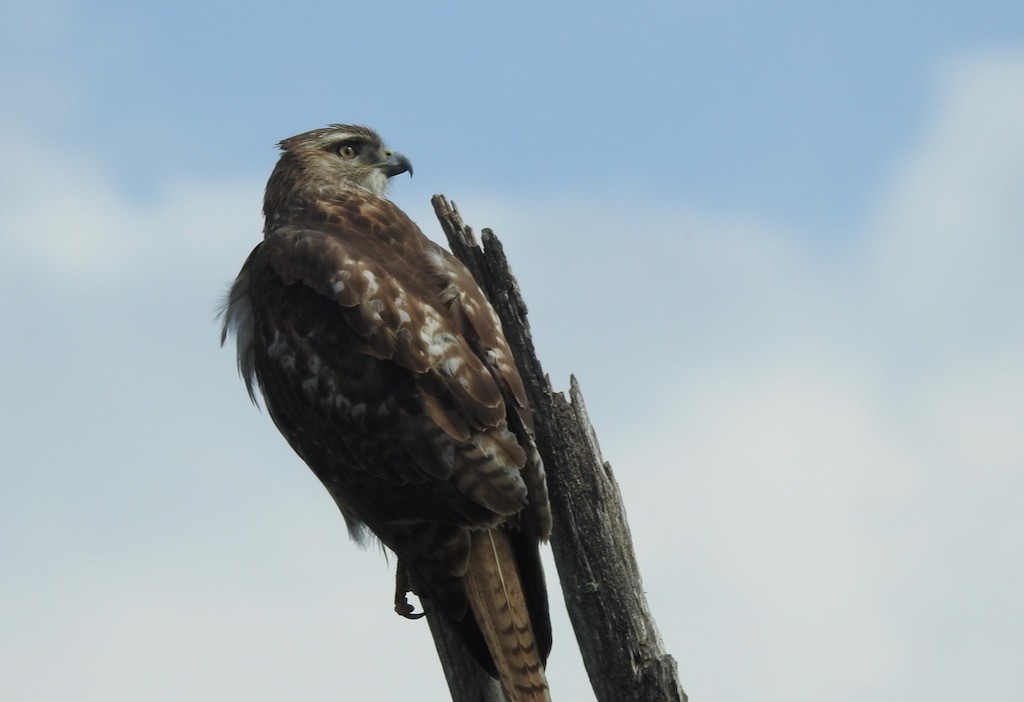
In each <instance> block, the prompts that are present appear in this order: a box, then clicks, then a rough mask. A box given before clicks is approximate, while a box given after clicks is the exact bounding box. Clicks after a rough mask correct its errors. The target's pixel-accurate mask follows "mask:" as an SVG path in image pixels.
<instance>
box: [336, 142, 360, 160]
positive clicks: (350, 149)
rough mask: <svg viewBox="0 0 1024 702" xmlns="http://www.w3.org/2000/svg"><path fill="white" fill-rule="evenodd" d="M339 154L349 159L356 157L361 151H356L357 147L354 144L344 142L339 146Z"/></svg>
mask: <svg viewBox="0 0 1024 702" xmlns="http://www.w3.org/2000/svg"><path fill="white" fill-rule="evenodd" d="M338 155H339V156H341V157H342V158H346V159H348V158H355V157H356V156H358V155H359V152H358V151H356V147H354V146H352V144H342V145H341V146H339V147H338Z"/></svg>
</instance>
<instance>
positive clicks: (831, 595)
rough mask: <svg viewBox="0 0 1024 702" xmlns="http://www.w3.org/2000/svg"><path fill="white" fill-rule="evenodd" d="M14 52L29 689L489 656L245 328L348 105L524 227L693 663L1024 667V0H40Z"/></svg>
mask: <svg viewBox="0 0 1024 702" xmlns="http://www.w3.org/2000/svg"><path fill="white" fill-rule="evenodd" d="M0 61H2V65H3V66H4V70H3V71H2V72H0V91H2V94H3V96H4V104H5V109H4V110H3V111H2V112H0V148H2V149H3V152H4V155H5V157H4V158H3V159H2V160H0V212H3V230H2V237H3V239H2V241H3V246H2V247H0V269H2V270H3V272H4V274H3V276H0V322H2V328H3V329H4V335H3V339H4V342H5V343H3V344H2V345H0V369H2V370H0V381H2V384H3V388H4V390H3V393H2V394H0V563H2V572H3V575H2V577H0V660H2V661H3V662H4V663H3V667H4V673H3V675H0V698H2V699H5V700H44V701H50V700H69V699H73V700H81V701H85V702H88V701H91V700H104V701H105V702H117V701H119V700H138V699H147V700H152V701H154V702H160V701H162V700H168V701H170V700H181V699H203V700H207V699H208V700H236V699H237V700H241V699H245V700H247V701H250V702H259V701H261V700H267V701H269V700H281V699H301V700H343V699H379V700H400V699H401V700H406V699H422V700H434V699H436V700H444V699H447V697H446V694H447V693H446V687H445V683H444V680H443V676H442V675H441V673H440V670H439V668H438V666H437V664H436V660H435V657H434V654H433V652H432V644H431V641H430V637H429V633H428V631H427V629H426V626H425V625H423V623H422V622H420V623H416V622H409V621H405V620H403V619H401V618H399V617H397V616H396V615H395V614H394V612H393V611H392V608H391V598H392V588H393V580H392V574H391V571H390V568H391V567H392V565H393V564H392V563H391V562H390V561H388V560H387V559H385V558H384V557H383V556H382V555H381V554H380V553H379V552H377V551H376V550H374V549H370V550H366V551H363V550H361V549H360V548H359V547H357V546H356V545H354V544H352V543H350V542H349V540H348V536H347V533H346V531H345V529H344V526H343V523H342V520H341V517H340V515H339V514H338V513H337V510H336V508H335V506H334V504H333V502H332V500H331V499H330V498H329V497H328V496H327V494H326V492H325V491H324V490H323V488H322V487H321V486H320V485H319V483H318V481H317V480H316V479H315V478H314V477H313V476H312V474H311V473H310V472H309V471H308V469H306V468H305V467H304V466H303V465H302V464H301V461H300V460H299V459H298V458H296V457H295V456H294V455H293V454H292V453H291V451H290V449H288V447H287V446H286V444H285V442H284V441H283V439H281V438H280V436H279V435H278V434H277V432H276V430H275V429H274V427H273V426H272V424H271V422H270V421H269V419H268V417H267V416H266V415H265V414H264V413H262V412H260V411H259V410H258V409H256V408H254V407H253V406H252V405H251V404H250V403H249V401H248V398H247V397H246V394H245V390H244V387H243V385H242V383H241V382H240V381H239V379H238V377H237V373H236V369H235V359H234V354H233V351H232V350H231V349H222V348H220V347H219V346H218V333H219V330H218V327H217V323H216V320H215V315H216V309H217V307H218V305H219V304H220V301H221V299H222V296H223V294H224V292H225V290H226V287H227V285H228V284H229V282H230V281H231V279H232V278H233V277H234V275H235V273H236V272H237V270H238V268H239V267H240V266H241V264H242V262H243V260H244V259H245V256H246V255H247V254H248V252H249V250H250V249H251V248H252V246H254V245H255V244H256V243H257V242H258V241H259V239H260V236H261V233H260V232H261V220H260V211H259V208H260V202H261V198H262V189H263V186H264V184H265V181H266V177H267V176H268V175H269V173H270V169H271V168H272V167H273V163H274V161H275V159H276V151H275V149H274V144H275V143H276V142H277V141H278V140H280V139H282V138H285V137H287V136H290V135H292V134H295V133H298V132H301V131H305V130H307V129H312V128H316V127H319V126H323V125H325V124H328V123H332V122H355V123H365V124H368V125H370V126H373V127H374V128H376V129H378V130H379V131H380V132H381V133H382V134H383V135H384V137H385V138H386V140H387V141H388V143H389V145H390V146H392V147H393V148H395V149H398V150H400V151H401V152H403V153H404V154H406V155H407V156H408V157H409V158H410V159H411V160H412V162H413V163H414V164H415V168H416V175H415V177H414V178H413V179H411V180H409V179H406V178H404V177H403V178H401V179H399V180H397V181H396V182H395V183H394V184H393V187H392V191H391V193H392V194H391V196H392V198H393V199H394V200H395V202H397V203H398V204H399V205H400V206H401V207H402V208H403V209H405V210H406V211H407V212H409V213H410V215H411V216H412V217H413V218H414V219H415V220H417V221H418V222H419V223H420V225H421V226H422V228H423V229H424V231H425V232H426V234H427V235H428V236H430V237H432V238H435V239H438V240H443V235H442V234H441V233H440V229H439V227H438V226H437V224H436V222H435V221H434V220H433V216H432V213H431V210H430V206H429V198H430V196H431V195H432V194H434V193H444V194H445V195H447V196H448V197H450V198H452V199H454V200H455V202H456V203H457V204H458V205H459V207H460V209H461V211H462V213H463V216H464V218H465V219H466V221H467V222H468V223H469V224H470V225H472V226H474V227H475V228H477V229H479V228H482V227H491V228H493V229H494V230H495V231H496V232H497V233H498V235H499V237H500V238H501V239H502V241H503V243H504V245H505V248H506V253H507V254H508V256H509V259H510V262H511V265H512V266H513V269H514V271H515V273H516V274H517V275H518V278H519V282H520V285H521V288H522V291H523V294H524V297H525V299H526V302H527V304H528V306H529V309H530V321H531V323H532V326H533V331H534V337H535V341H536V344H537V349H538V353H539V356H540V358H541V360H542V362H543V363H544V364H545V368H546V369H547V371H548V372H549V374H550V376H551V378H552V382H553V384H554V385H555V387H556V388H558V389H566V388H567V387H568V377H569V374H570V373H572V374H575V375H576V376H577V378H578V379H579V381H580V384H581V386H582V389H583V392H584V395H585V398H586V404H587V408H588V410H589V412H590V415H591V419H592V421H593V423H594V426H595V429H596V431H597V434H598V436H599V438H600V441H601V445H602V448H603V451H604V455H605V458H606V459H607V460H608V461H610V462H611V464H612V466H613V468H614V471H615V474H616V476H617V478H618V480H619V483H620V486H621V488H622V493H623V498H624V500H625V504H626V509H627V512H628V515H629V517H630V524H631V528H632V533H633V538H634V541H635V546H636V551H637V556H638V560H639V564H640V568H641V572H642V574H643V577H644V589H645V591H646V593H647V596H648V598H649V601H650V604H651V609H652V611H653V614H654V616H655V618H656V620H657V623H658V627H659V629H660V633H661V635H662V637H663V639H664V642H665V645H666V649H667V650H668V652H669V653H671V654H672V655H673V656H674V657H675V658H676V660H677V661H678V664H679V670H680V679H681V681H682V683H683V686H684V688H685V689H686V691H687V693H688V694H689V695H690V697H691V699H694V700H740V699H759V700H766V701H769V702H770V701H773V700H821V699H829V700H835V701H837V702H842V701H843V700H855V699H858V700H859V699H864V698H871V699H874V700H879V701H883V702H884V701H886V700H892V701H896V700H900V701H903V700H908V699H909V700H914V699H929V700H936V701H943V700H958V699H964V698H967V699H991V700H998V699H1012V698H1015V696H1016V695H1018V694H1019V690H1020V689H1021V688H1022V687H1024V667H1022V666H1021V665H1020V659H1021V654H1022V652H1024V634H1022V633H1021V632H1022V631H1024V598H1022V597H1021V596H1020V593H1021V592H1024V559H1022V557H1021V553H1020V551H1021V549H1020V544H1021V540H1022V536H1024V509H1022V495H1024V431H1021V427H1022V426H1024V276H1021V275H1020V271H1021V270H1022V268H1024V4H1021V3H1019V2H986V1H984V0H981V1H975V2H971V3H966V2H961V1H959V0H957V1H953V2H946V3H941V4H936V3H925V2H901V3H891V2H874V1H872V0H867V1H866V2H862V3H809V2H807V3H805V2H782V3H774V4H772V6H771V7H768V6H766V5H764V4H758V3H749V2H739V1H736V2H715V3H710V2H704V1H703V0H700V1H695V2H643V1H641V2H636V3H632V4H630V5H628V6H626V5H621V6H610V5H609V6H605V5H601V4H597V3H591V2H587V3H584V2H565V3H559V4H555V3H539V2H531V1H525V2H520V3H516V4H509V3H500V4H499V3H490V2H475V3H469V2H445V1H444V0H441V1H440V2H435V3H428V4H424V3H420V4H415V5H413V4H411V3H409V4H400V3H360V4H359V5H358V6H349V5H348V4H347V3H339V2H322V3H320V2H314V3H304V4H302V6H301V7H292V6H289V7H287V8H286V7H285V6H283V5H280V4H278V3H262V2H251V3H246V4H242V3H237V2H215V1H210V0H207V1H206V2H201V3H200V2H194V1H191V0H183V1H182V2H178V3H174V4H173V5H163V6H157V5H153V4H146V3H142V4H140V3H129V2H122V1H120V0H114V1H112V2H106V3H103V4H102V6H101V4H100V3H87V2H76V1H75V0H39V1H37V2H33V3H24V2H21V3H11V5H10V7H5V22H4V23H3V24H2V26H0ZM548 558H549V560H548V578H549V583H550V586H551V589H552V591H553V592H557V586H558V585H557V584H558V578H557V573H556V570H555V567H554V565H553V563H552V562H551V561H550V557H549V556H548ZM553 601H554V605H553V613H552V616H553V619H554V625H555V637H556V641H555V648H554V652H553V654H552V658H551V661H550V664H549V677H550V680H551V686H552V691H553V695H554V696H555V699H560V700H566V699H571V700H586V699H592V695H591V693H590V692H589V687H588V685H587V682H586V677H585V673H584V671H583V668H582V664H581V662H580V660H579V655H578V653H577V652H576V647H575V646H574V641H573V634H572V631H571V627H570V625H569V624H568V621H567V618H566V616H565V613H564V606H563V605H562V604H561V602H560V598H559V597H557V596H555V597H554V598H553Z"/></svg>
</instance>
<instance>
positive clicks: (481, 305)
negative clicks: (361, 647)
mask: <svg viewBox="0 0 1024 702" xmlns="http://www.w3.org/2000/svg"><path fill="white" fill-rule="evenodd" d="M280 147H281V150H282V154H281V158H280V160H279V161H278V162H277V166H276V167H275V168H274V172H273V174H272V175H271V176H270V181H269V182H268V184H267V192H266V197H265V200H264V205H263V213H264V216H265V221H266V224H265V228H264V238H263V241H262V242H261V243H260V244H259V245H257V246H256V248H255V249H254V250H253V252H252V253H251V254H250V255H249V258H248V259H247V260H246V262H245V265H243V266H242V270H241V272H240V273H239V274H238V278H237V279H236V280H235V282H234V284H233V285H232V287H231V292H230V294H229V296H228V300H227V305H226V309H225V315H224V329H223V333H222V342H223V340H224V338H225V337H226V335H227V334H228V333H229V332H234V333H235V335H236V337H237V342H238V365H239V370H240V371H241V374H242V377H243V378H244V379H245V382H246V386H247V388H248V390H249V395H250V396H251V397H252V398H253V399H254V401H255V387H254V386H257V385H258V386H259V389H260V391H261V393H262V395H263V398H264V403H265V405H266V407H267V410H268V411H269V413H270V416H271V417H272V418H273V420H274V423H275V424H276V425H277V428H278V429H279V430H280V431H281V433H282V434H283V435H284V437H285V438H286V439H287V440H288V443H289V444H291V447H292V448H293V449H294V450H295V452H296V453H297V454H298V455H299V456H301V457H302V459H303V460H304V461H305V462H306V463H307V464H308V465H309V467H310V468H312V469H313V472H314V473H316V475H317V477H318V478H320V480H321V481H322V482H323V484H324V485H325V486H326V487H327V490H328V491H329V492H330V493H331V496H332V497H333V498H334V500H335V501H336V502H337V504H338V507H340V508H341V513H342V514H343V515H344V517H345V521H346V523H347V524H348V528H349V532H350V533H351V534H352V536H353V538H355V539H357V540H363V538H364V537H365V536H366V530H367V529H368V530H369V531H370V532H372V533H373V534H374V535H376V537H377V538H379V539H380V541H382V542H383V543H384V544H385V545H387V547H388V548H390V549H391V550H392V551H394V552H395V553H396V554H397V556H398V570H399V578H398V580H399V583H400V585H399V587H400V591H399V592H398V593H396V608H398V609H399V611H400V612H402V613H404V614H406V615H410V613H411V608H408V609H405V608H404V607H403V605H404V602H405V594H406V591H407V590H408V589H409V588H410V587H411V589H412V590H413V591H415V592H416V593H417V594H419V595H420V596H421V597H422V598H423V599H424V600H425V606H426V607H428V608H429V607H431V606H433V607H436V608H437V609H438V610H439V611H440V612H442V613H443V614H444V615H445V616H446V617H447V618H448V619H449V620H450V621H451V622H452V624H453V625H454V627H455V629H456V630H457V631H458V632H459V634H460V636H461V638H462V639H463V640H464V641H465V643H466V645H467V646H468V648H469V649H470V651H472V652H473V654H474V655H475V657H476V658H477V660H479V661H480V663H481V664H482V665H483V666H484V667H485V668H486V669H487V670H488V671H489V672H490V673H491V674H492V675H495V676H496V677H500V679H501V681H502V684H503V685H504V686H505V689H506V691H507V693H508V695H509V697H510V698H511V699H512V700H513V701H515V702H518V701H520V700H549V699H550V698H549V695H548V691H547V689H548V688H547V682H546V680H545V677H544V662H545V661H546V659H547V655H548V652H549V651H550V648H551V624H550V621H549V618H548V605H547V592H546V589H545V585H544V575H543V571H542V569H541V563H540V557H539V551H538V548H539V543H540V542H541V541H543V540H546V539H547V537H548V535H549V534H550V531H551V514H550V507H549V505H548V496H547V487H546V485H545V482H544V469H543V467H542V464H541V461H540V458H539V456H538V454H537V449H536V446H535V444H534V440H533V433H532V428H533V423H532V418H531V415H530V409H529V407H528V406H527V400H526V395H525V392H524V390H523V384H522V381H521V379H520V377H519V374H518V372H517V371H516V368H515V364H514V362H513V359H512V353H511V351H510V350H509V347H508V343H507V342H506V340H505V337H504V335H503V333H502V330H501V325H500V322H499V321H498V318H497V316H496V315H495V313H494V310H493V309H492V308H491V306H490V304H489V303H488V302H487V300H486V298H485V297H484V295H483V293H482V292H481V291H480V288H479V287H478V286H477V284H476V283H475V281H474V280H473V277H472V276H471V275H470V273H469V271H468V270H467V269H466V268H465V266H463V265H462V264H461V263H460V262H459V261H458V260H457V259H455V258H454V257H453V256H452V255H451V254H449V253H448V252H447V251H445V250H444V249H442V248H441V247H440V246H438V245H437V244H435V243H433V242H432V241H429V240H428V239H427V238H426V237H424V236H423V233H422V232H421V231H420V230H419V227H417V226H416V224H415V223H413V221H412V220H410V219H409V218H408V217H407V216H406V215H405V213H403V212H402V211H401V210H400V209H398V207H396V206H395V205H394V204H392V203H391V202H390V201H389V200H387V199H386V198H385V197H384V191H385V188H386V186H387V182H388V178H390V177H391V176H394V175H397V174H399V173H404V172H406V171H409V172H410V173H411V172H412V166H411V165H410V163H409V161H408V160H407V159H406V158H405V157H404V156H402V155H401V154H398V153H396V152H394V151H391V150H390V149H387V148H385V147H384V145H383V144H382V142H381V139H380V137H379V136H378V135H377V134H376V133H375V132H374V131H372V130H370V129H367V128H365V127H358V126H351V125H334V126H331V127H327V128H325V129H317V130H314V131H311V132H306V133H305V134H299V135H298V136H294V137H291V138H290V139H285V140H284V141H282V142H281V143H280ZM405 574H407V575H408V585H407V586H405V587H402V585H401V583H402V582H403V580H404V576H405ZM403 609H404V611H403Z"/></svg>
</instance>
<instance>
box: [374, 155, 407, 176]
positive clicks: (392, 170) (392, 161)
mask: <svg viewBox="0 0 1024 702" xmlns="http://www.w3.org/2000/svg"><path fill="white" fill-rule="evenodd" d="M384 154H385V155H386V156H387V157H388V160H387V161H385V162H384V163H382V164H381V166H380V168H381V170H382V171H384V175H386V176H387V177H388V178H391V177H392V176H396V175H398V174H399V173H405V172H406V171H408V172H409V177H410V178H411V177H412V164H411V163H409V159H407V158H406V157H405V156H403V155H402V154H400V153H398V152H397V151H385V152H384Z"/></svg>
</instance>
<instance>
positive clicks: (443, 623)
mask: <svg viewBox="0 0 1024 702" xmlns="http://www.w3.org/2000/svg"><path fill="white" fill-rule="evenodd" d="M427 622H428V623H429V624H430V633H431V635H432V636H433V637H434V646H436V647H437V656H438V658H440V659H441V667H442V668H443V669H444V676H445V678H446V679H447V680H448V689H449V690H450V691H451V693H452V700H453V702H506V700H507V698H506V697H505V693H504V691H503V690H502V689H501V683H500V682H498V681H497V680H495V679H494V678H492V677H491V676H490V675H488V674H487V673H485V672H484V669H483V668H481V667H480V664H479V663H477V662H476V661H475V660H474V659H473V656H472V654H470V652H469V651H468V650H466V647H465V645H464V644H463V643H462V641H461V639H459V637H458V634H456V633H455V630H454V629H453V628H452V626H451V625H450V624H449V623H448V621H447V620H446V619H445V618H444V617H443V616H441V615H440V614H439V613H438V612H437V611H436V610H434V611H430V612H427Z"/></svg>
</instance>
